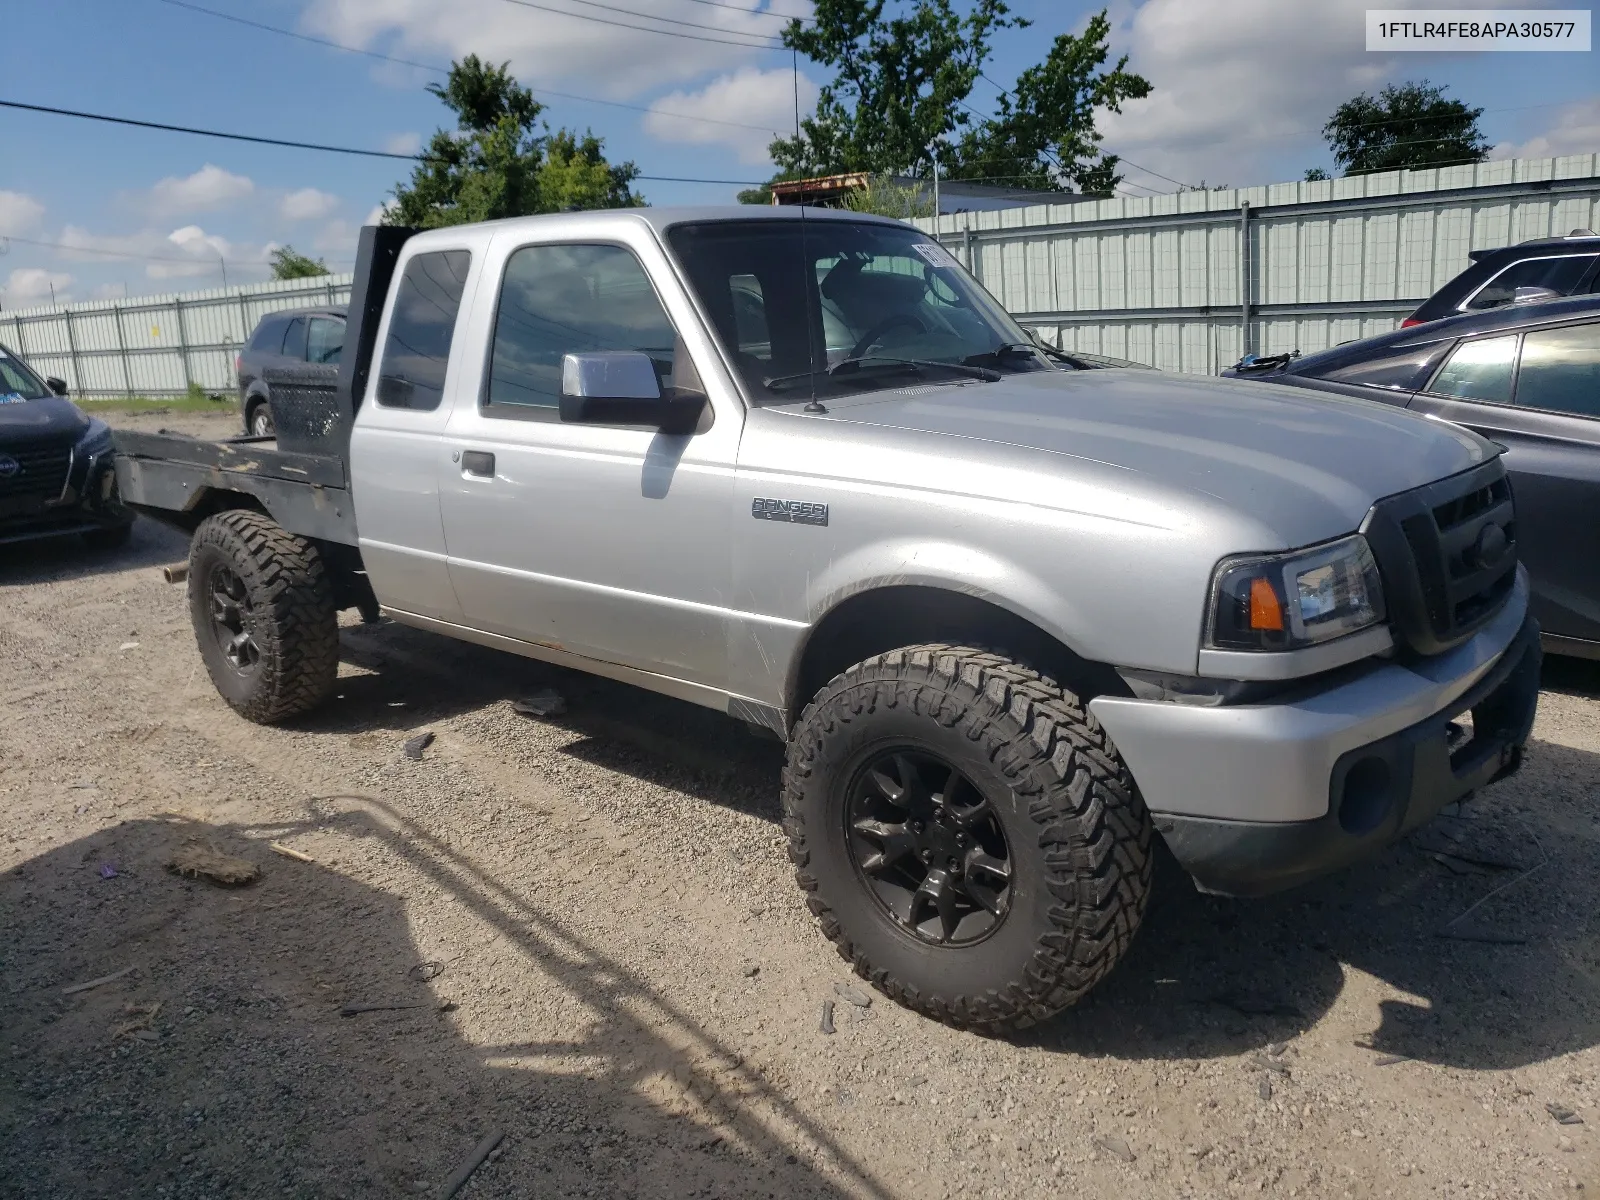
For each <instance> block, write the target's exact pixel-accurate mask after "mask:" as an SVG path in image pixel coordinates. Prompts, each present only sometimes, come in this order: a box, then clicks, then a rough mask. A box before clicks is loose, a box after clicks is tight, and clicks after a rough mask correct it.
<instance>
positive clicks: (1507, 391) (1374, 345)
mask: <svg viewBox="0 0 1600 1200" xmlns="http://www.w3.org/2000/svg"><path fill="white" fill-rule="evenodd" d="M1262 361H1263V364H1264V365H1261V366H1259V367H1256V368H1255V369H1251V368H1249V367H1247V368H1245V369H1243V370H1239V369H1235V370H1233V371H1230V372H1226V373H1227V374H1239V375H1244V376H1247V377H1249V378H1252V379H1260V380H1264V381H1265V382H1268V383H1275V384H1287V385H1290V386H1294V387H1301V388H1316V389H1320V390H1322V391H1329V392H1338V393H1341V394H1343V395H1347V396H1363V397H1366V398H1368V399H1372V400H1381V401H1383V402H1384V403H1386V404H1393V405H1397V406H1399V407H1403V408H1409V409H1411V410H1412V411H1413V412H1419V413H1424V414H1426V415H1429V416H1434V417H1440V418H1442V419H1444V420H1447V421H1453V422H1455V423H1456V424H1458V425H1465V426H1466V427H1467V428H1468V429H1471V430H1474V431H1475V432H1477V433H1479V434H1482V435H1483V436H1484V437H1486V438H1489V439H1491V440H1492V441H1495V442H1498V443H1500V444H1501V445H1503V446H1504V447H1506V453H1505V463H1506V469H1507V470H1508V471H1509V472H1510V474H1511V486H1512V488H1513V489H1514V490H1515V492H1516V498H1517V531H1516V532H1517V541H1518V543H1519V544H1520V546H1521V553H1522V561H1523V562H1524V563H1525V564H1526V565H1527V568H1528V574H1529V576H1530V578H1531V580H1532V584H1533V613H1534V616H1535V617H1537V618H1538V621H1539V626H1540V628H1541V629H1542V630H1543V631H1544V638H1545V645H1546V646H1547V648H1549V649H1551V650H1553V651H1556V652H1559V653H1564V654H1573V655H1580V656H1583V657H1586V658H1600V296H1573V297H1569V298H1567V299H1564V300H1547V301H1543V302H1541V303H1537V304H1513V305H1510V306H1507V307H1503V308H1496V309H1493V310H1492V311H1489V312H1482V313H1473V314H1469V315H1463V316H1458V317H1454V318H1451V319H1449V320H1445V321H1433V322H1430V323H1428V324H1426V325H1420V326H1417V327H1415V328H1411V329H1399V330H1396V331H1394V332H1393V333H1385V334H1380V335H1379V336H1377V337H1371V338H1366V339H1364V340H1362V341H1359V342H1347V343H1346V344H1344V345H1342V346H1336V347H1334V348H1333V349H1331V350H1324V351H1322V352H1321V353H1318V354H1309V355H1306V356H1305V357H1303V358H1295V359H1286V358H1282V357H1280V358H1278V359H1273V360H1262Z"/></svg>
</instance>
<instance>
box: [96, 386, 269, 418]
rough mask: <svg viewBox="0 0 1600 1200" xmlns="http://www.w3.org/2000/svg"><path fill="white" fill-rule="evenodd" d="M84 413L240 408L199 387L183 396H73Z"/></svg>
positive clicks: (230, 398)
mask: <svg viewBox="0 0 1600 1200" xmlns="http://www.w3.org/2000/svg"><path fill="white" fill-rule="evenodd" d="M75 403H76V404H77V405H78V407H79V408H81V409H83V411H84V412H86V413H94V414H102V413H169V412H173V413H228V414H235V413H237V412H238V410H239V402H238V401H237V400H236V399H235V398H234V397H233V396H231V395H230V396H224V397H223V398H222V399H220V400H213V399H211V397H209V396H207V395H206V394H205V393H204V392H202V391H201V390H200V389H199V388H191V389H190V390H189V394H188V395H186V396H117V397H114V398H112V399H96V400H76V401H75Z"/></svg>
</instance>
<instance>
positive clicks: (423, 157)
mask: <svg viewBox="0 0 1600 1200" xmlns="http://www.w3.org/2000/svg"><path fill="white" fill-rule="evenodd" d="M0 108H20V109H24V110H26V111H28V112H40V113H50V114H52V115H53V116H58V117H77V118H79V119H80V120H84V121H106V122H109V123H110V124H112V125H133V126H137V127H138V128H140V129H160V130H163V131H165V132H167V133H189V134H194V135H196V136H197V137H213V138H223V139H226V140H227V141H232V142H253V143H256V144H258V145H262V146H287V147H289V148H290V149H294V150H320V151H323V152H325V153H328V154H356V155H360V156H362V157H364V158H396V159H400V160H402V161H404V162H436V161H439V160H438V159H435V158H434V157H432V156H431V155H427V154H397V153H394V152H393V151H389V150H361V149H357V148H356V147H354V146H328V145H324V144H322V143H320V142H295V141H290V140H288V139H287V138H269V137H257V136H255V135H254V134H249V133H227V132H224V131H223V130H220V129H196V128H194V127H193V126H189V125H167V124H163V123H162V122H160V121H137V120H134V119H133V118H132V117H113V116H109V115H107V114H106V113H92V112H82V111H79V110H77V109H71V108H52V107H50V106H49V105H46V104H24V103H22V101H20V100H0ZM634 178H635V179H643V180H646V181H648V182H650V183H726V184H735V185H738V186H740V187H751V186H754V185H755V184H756V182H757V181H756V180H751V179H689V178H685V177H683V176H679V175H636V176H634Z"/></svg>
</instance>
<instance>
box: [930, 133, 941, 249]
mask: <svg viewBox="0 0 1600 1200" xmlns="http://www.w3.org/2000/svg"><path fill="white" fill-rule="evenodd" d="M928 157H929V158H931V159H933V236H934V237H938V236H939V143H938V142H935V143H933V145H931V146H929V147H928Z"/></svg>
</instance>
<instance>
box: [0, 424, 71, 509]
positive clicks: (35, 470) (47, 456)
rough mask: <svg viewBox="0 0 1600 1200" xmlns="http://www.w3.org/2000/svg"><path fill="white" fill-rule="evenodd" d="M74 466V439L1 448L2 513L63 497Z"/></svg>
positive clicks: (33, 506)
mask: <svg viewBox="0 0 1600 1200" xmlns="http://www.w3.org/2000/svg"><path fill="white" fill-rule="evenodd" d="M71 467H72V443H71V442H58V443H54V444H47V445H37V446H19V447H12V448H7V447H0V513H4V514H6V515H11V514H13V513H17V512H26V511H29V510H31V509H34V508H37V507H40V506H42V505H44V504H47V503H49V502H50V501H52V500H56V499H59V498H60V496H61V492H62V489H63V488H65V487H66V485H67V472H68V471H69V470H70V469H71Z"/></svg>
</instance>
